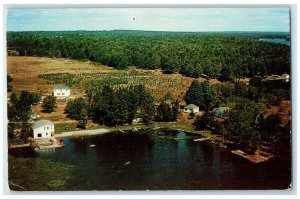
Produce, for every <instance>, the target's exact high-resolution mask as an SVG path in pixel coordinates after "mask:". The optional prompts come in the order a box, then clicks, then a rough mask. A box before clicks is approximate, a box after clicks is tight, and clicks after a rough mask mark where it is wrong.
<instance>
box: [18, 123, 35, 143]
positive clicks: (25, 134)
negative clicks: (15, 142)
mask: <svg viewBox="0 0 300 199" xmlns="http://www.w3.org/2000/svg"><path fill="white" fill-rule="evenodd" d="M32 136H33V130H32V128H31V126H30V124H28V123H22V125H21V139H22V140H23V141H24V142H26V141H27V139H28V138H29V137H32Z"/></svg>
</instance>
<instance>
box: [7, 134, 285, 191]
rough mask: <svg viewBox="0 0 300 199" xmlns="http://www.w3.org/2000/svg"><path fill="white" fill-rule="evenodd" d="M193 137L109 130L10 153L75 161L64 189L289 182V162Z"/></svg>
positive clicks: (245, 185)
mask: <svg viewBox="0 0 300 199" xmlns="http://www.w3.org/2000/svg"><path fill="white" fill-rule="evenodd" d="M194 138H198V137H197V135H191V134H186V133H184V132H181V131H156V132H149V131H148V132H139V133H108V134H104V135H99V136H94V137H85V138H84V137H83V138H79V139H72V138H65V139H64V143H65V145H66V146H65V147H64V148H59V149H55V150H52V151H47V152H36V151H34V150H30V149H27V150H26V151H24V149H23V150H15V151H11V155H13V156H14V157H15V158H18V157H25V156H27V157H30V158H33V159H36V158H40V159H49V160H51V161H54V162H59V163H64V164H68V165H73V166H74V170H73V171H72V176H71V178H70V179H68V181H67V182H66V184H65V187H64V190H207V189H209V190H219V189H221V190H222V189H286V188H288V186H289V184H290V182H291V171H290V164H289V162H283V161H268V162H265V163H259V164H253V163H250V162H248V161H247V160H244V159H242V158H240V157H238V156H235V155H234V154H231V153H230V152H229V151H226V150H221V149H220V148H218V147H216V146H215V145H214V144H211V143H209V142H194V141H193V139H194ZM93 145H95V146H94V147H92V146H93ZM42 177H43V176H41V178H42ZM11 178H13V176H12V177H11Z"/></svg>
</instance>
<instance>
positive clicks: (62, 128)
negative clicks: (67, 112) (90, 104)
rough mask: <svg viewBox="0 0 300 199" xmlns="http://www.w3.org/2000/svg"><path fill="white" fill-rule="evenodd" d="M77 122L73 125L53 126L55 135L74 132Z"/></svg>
mask: <svg viewBox="0 0 300 199" xmlns="http://www.w3.org/2000/svg"><path fill="white" fill-rule="evenodd" d="M76 126H77V122H75V123H66V124H63V123H62V124H55V134H59V133H62V132H67V131H75V130H76Z"/></svg>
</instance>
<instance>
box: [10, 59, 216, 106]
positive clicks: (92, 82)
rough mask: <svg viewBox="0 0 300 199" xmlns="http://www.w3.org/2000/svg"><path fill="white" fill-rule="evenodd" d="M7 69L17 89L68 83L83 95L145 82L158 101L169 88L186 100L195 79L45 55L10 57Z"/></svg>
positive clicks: (48, 89)
mask: <svg viewBox="0 0 300 199" xmlns="http://www.w3.org/2000/svg"><path fill="white" fill-rule="evenodd" d="M7 71H8V74H10V75H11V76H12V77H13V79H14V81H13V90H14V91H15V92H19V91H21V90H28V91H31V92H41V93H42V94H43V95H49V94H51V88H52V87H53V86H56V85H68V86H70V87H71V89H72V94H76V95H78V96H80V95H84V92H85V88H86V87H89V86H90V87H92V86H99V85H100V86H101V85H110V86H112V87H114V88H121V87H127V86H134V85H138V84H142V85H145V87H146V89H147V90H148V91H150V92H151V94H152V95H153V96H154V97H155V99H156V101H157V102H159V101H160V100H161V98H162V97H163V96H164V95H165V93H166V92H167V91H170V92H171V93H172V94H173V95H174V97H177V98H178V99H179V100H180V101H181V103H183V101H182V98H183V96H184V95H185V93H186V91H187V89H188V87H189V86H190V84H191V82H192V81H193V79H192V78H189V77H184V76H182V75H180V74H162V73H161V71H159V70H140V69H136V68H135V67H130V68H129V69H127V70H116V69H113V68H111V67H107V66H103V65H95V64H92V63H90V62H80V61H74V60H68V59H54V58H44V57H8V58H7ZM199 80H200V81H204V80H205V79H201V78H199ZM212 82H213V81H212Z"/></svg>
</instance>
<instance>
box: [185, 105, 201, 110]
mask: <svg viewBox="0 0 300 199" xmlns="http://www.w3.org/2000/svg"><path fill="white" fill-rule="evenodd" d="M184 108H186V109H194V108H199V107H198V106H196V105H195V104H189V105H187V106H185V107H184Z"/></svg>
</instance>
